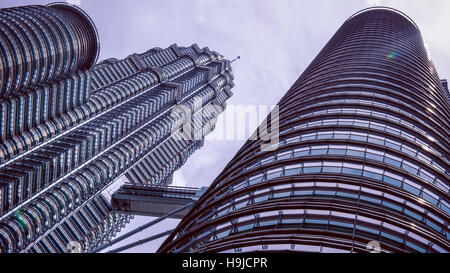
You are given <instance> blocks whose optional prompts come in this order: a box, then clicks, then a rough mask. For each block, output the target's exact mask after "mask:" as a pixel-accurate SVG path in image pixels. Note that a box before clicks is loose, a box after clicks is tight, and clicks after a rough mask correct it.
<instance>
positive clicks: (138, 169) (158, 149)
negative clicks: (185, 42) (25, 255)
mask: <svg viewBox="0 0 450 273" xmlns="http://www.w3.org/2000/svg"><path fill="white" fill-rule="evenodd" d="M0 30H1V31H0V45H1V46H0V57H1V60H0V68H1V71H0V88H1V89H0V252H50V253H53V252H67V251H69V250H70V249H68V247H70V245H71V243H72V242H77V243H79V244H80V245H81V246H82V248H83V250H84V251H90V250H92V249H95V248H96V247H98V246H100V245H103V244H105V243H106V242H108V241H110V240H111V239H112V238H113V237H114V236H115V234H116V233H117V232H118V231H119V230H120V228H121V227H123V226H124V225H125V224H126V223H128V222H129V221H130V218H131V217H132V216H130V215H128V214H124V213H118V212H116V211H114V209H113V206H112V204H111V195H110V194H109V192H110V191H109V190H108V189H109V188H111V187H117V184H119V187H120V183H123V182H121V181H123V180H124V179H119V178H120V177H127V178H128V179H129V180H131V181H132V182H133V183H136V184H152V185H157V186H161V187H164V186H167V185H168V184H169V183H170V182H171V176H172V174H173V172H174V171H175V170H177V169H178V168H180V167H181V166H182V165H183V163H184V162H185V161H186V159H187V158H188V157H189V155H191V154H192V153H193V152H194V151H195V150H196V149H199V148H200V147H201V146H202V145H203V139H204V136H205V135H206V134H208V133H209V132H210V131H211V130H212V129H214V124H215V120H216V117H217V116H218V115H219V114H220V113H221V112H222V111H224V109H225V106H226V100H227V99H228V98H229V97H230V96H231V95H232V93H231V91H230V89H231V88H232V87H233V86H234V84H233V74H232V71H231V66H230V62H229V61H227V60H225V59H224V58H223V56H221V55H220V54H218V53H216V52H214V51H210V50H209V49H208V48H199V47H198V46H197V45H195V44H194V45H192V46H190V47H179V46H177V45H172V46H170V47H169V48H166V49H161V48H153V49H150V50H149V51H147V52H145V53H142V54H132V55H130V56H128V57H127V58H125V59H123V60H118V59H107V60H104V61H102V62H100V63H97V58H98V52H99V39H98V33H97V30H96V27H95V25H94V24H93V23H92V21H91V20H90V18H89V16H87V15H86V14H85V13H84V12H83V11H82V10H81V9H79V8H77V7H75V6H71V5H68V4H63V3H56V4H50V5H47V6H25V7H18V8H8V9H3V10H0ZM443 83H444V82H441V81H440V80H439V77H438V74H437V72H436V70H435V68H434V66H433V64H432V62H431V60H430V58H429V54H428V52H427V50H426V48H425V46H424V41H423V40H422V37H421V34H420V31H419V29H418V28H417V26H416V24H415V23H414V22H413V21H412V20H411V19H410V18H408V17H407V16H406V15H404V14H402V13H400V12H399V11H396V10H393V9H389V8H371V9H368V10H363V11H361V12H359V13H357V14H355V15H353V16H352V17H350V18H349V19H348V20H347V21H346V22H345V23H344V24H343V26H342V27H341V28H340V29H339V30H338V32H337V33H336V34H335V35H334V36H333V37H332V39H331V40H330V41H329V42H328V44H327V45H326V46H325V47H324V49H323V50H322V51H321V52H320V53H319V55H318V56H317V57H316V58H315V59H314V60H313V62H312V63H311V65H310V66H309V67H308V68H307V69H306V70H305V72H304V73H303V74H302V75H301V76H300V78H299V79H298V80H297V81H296V82H295V83H294V85H293V86H292V88H291V89H289V91H288V92H287V93H286V95H285V96H284V97H283V98H282V99H281V101H280V102H279V116H278V117H274V116H273V114H272V115H270V116H269V118H268V120H273V119H276V120H279V123H278V124H277V125H272V128H271V129H275V128H273V126H277V129H278V130H276V131H278V132H279V143H277V145H276V146H277V147H276V149H268V150H267V149H261V144H262V142H263V140H256V141H255V140H251V141H250V140H249V141H247V142H246V143H245V144H244V146H243V147H242V148H241V149H240V150H239V152H238V153H237V154H236V156H235V157H234V158H233V159H232V160H231V161H230V163H229V164H228V165H227V167H226V168H225V169H224V171H223V172H222V173H221V174H219V176H218V177H217V179H216V180H215V181H214V182H213V183H212V184H211V185H210V187H209V189H208V190H207V191H206V192H205V193H203V195H202V196H201V197H200V199H199V200H198V201H197V202H196V204H195V205H194V207H193V208H192V209H191V211H190V212H189V213H188V214H187V215H186V216H185V217H184V218H183V220H182V221H181V223H180V224H179V225H178V227H177V228H176V229H175V231H174V232H173V233H172V234H171V235H170V236H169V238H168V239H167V240H166V241H165V242H164V243H163V245H162V246H161V248H160V250H159V251H160V252H252V251H299V252H368V251H371V250H373V248H374V247H377V248H378V250H379V251H381V252H448V251H449V250H450V243H449V238H450V234H449V231H448V219H449V211H450V209H449V185H450V177H449V169H450V167H449V165H450V164H449V159H450V153H449V150H450V127H449V126H450V125H449V124H450V105H449V100H448V90H446V88H444V87H445V84H443ZM199 102H200V103H199ZM180 105H183V106H184V107H183V109H185V110H184V111H178V112H176V113H177V114H173V112H174V111H172V110H173V109H174V108H175V107H177V106H180ZM186 109H187V110H186ZM195 113H201V115H195ZM192 114H194V115H192ZM186 119H187V120H188V123H191V124H195V125H196V126H194V128H195V129H194V130H193V131H192V130H180V125H181V124H185V123H186ZM272 131H275V130H272Z"/></svg>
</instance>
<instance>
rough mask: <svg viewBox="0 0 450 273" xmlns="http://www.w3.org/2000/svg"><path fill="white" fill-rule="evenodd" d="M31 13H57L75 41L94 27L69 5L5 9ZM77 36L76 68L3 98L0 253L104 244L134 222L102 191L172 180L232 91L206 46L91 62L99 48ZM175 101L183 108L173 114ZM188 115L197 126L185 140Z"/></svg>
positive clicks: (223, 66) (224, 69)
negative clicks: (73, 30)
mask: <svg viewBox="0 0 450 273" xmlns="http://www.w3.org/2000/svg"><path fill="white" fill-rule="evenodd" d="M30 9H32V10H37V11H36V12H35V13H33V16H31V17H30V20H31V19H34V20H38V19H37V18H40V17H45V16H47V13H48V12H49V10H51V11H52V12H56V11H58V12H60V13H61V15H60V16H66V17H67V18H66V19H67V20H68V24H69V25H70V23H73V25H74V26H75V25H76V26H77V32H76V33H77V34H76V33H75V34H74V35H81V36H82V35H83V33H86V31H87V30H89V29H93V28H95V27H94V26H93V25H92V27H91V22H90V21H88V20H84V21H83V20H78V19H76V17H74V16H79V14H83V13H82V12H81V11H79V13H77V14H75V13H74V14H71V11H73V10H74V9H75V8H73V7H72V6H69V5H63V4H61V5H59V4H57V5H56V4H54V5H53V4H52V5H49V6H47V7H32V8H31V7H20V8H17V9H11V10H17V11H23V12H25V11H28V10H30ZM7 10H10V9H7ZM55 10H56V11H55ZM2 26H3V25H2ZM62 31H63V29H62V26H59V27H58V28H55V29H54V30H53V32H55V33H60V32H62ZM81 36H80V39H77V37H78V36H77V37H75V36H73V37H72V38H71V39H70V40H71V41H72V42H76V43H77V44H79V45H80V48H79V49H77V50H78V51H76V50H75V51H74V52H75V53H76V52H78V53H76V54H75V53H73V55H74V56H75V55H77V54H80V56H79V57H78V59H79V61H78V65H75V66H71V67H69V68H68V71H67V74H60V75H59V76H58V77H61V79H58V80H57V81H56V80H55V81H52V82H51V83H49V84H47V85H43V86H39V87H38V88H35V89H32V90H30V91H29V92H27V93H26V94H23V95H22V94H20V95H19V94H18V95H16V96H13V97H11V98H9V97H8V98H3V101H2V104H1V105H2V107H3V108H2V113H6V114H3V115H2V116H1V118H2V119H1V120H0V121H1V124H0V125H1V126H2V128H5V129H3V131H2V132H3V133H2V135H1V136H2V138H1V142H0V252H46V253H48V252H51V253H54V252H67V251H70V250H71V249H70V247H71V246H73V243H74V242H78V243H80V244H81V246H82V250H83V251H88V250H90V249H92V248H94V247H96V246H98V245H100V244H103V243H104V242H107V241H108V240H110V239H111V238H112V237H113V236H114V235H115V233H116V232H117V231H119V230H120V228H121V227H122V226H123V225H125V224H126V223H127V222H129V221H130V218H131V216H129V215H122V214H119V213H115V212H114V211H113V209H112V206H111V196H110V191H109V190H108V189H110V188H111V187H114V186H115V184H117V183H119V184H120V183H123V182H124V178H123V175H124V176H125V177H128V178H129V179H130V180H131V181H130V182H132V183H144V184H154V185H161V186H164V185H166V184H167V183H169V182H170V181H171V179H170V177H171V176H172V174H173V172H174V171H175V170H176V169H178V168H179V167H180V166H181V165H182V164H183V163H184V162H185V161H186V159H187V157H189V156H190V155H191V154H192V153H193V152H194V151H195V150H196V149H198V148H200V147H201V146H202V145H203V139H204V136H205V135H206V134H208V133H209V132H210V130H212V129H213V128H214V122H215V118H216V117H217V115H219V114H220V113H221V112H222V111H223V110H224V109H225V106H226V104H225V100H226V99H228V98H229V97H230V96H231V95H232V93H231V91H230V88H232V87H233V75H232V72H231V66H230V62H229V61H227V60H224V59H223V57H222V56H221V55H219V54H218V53H216V52H214V51H210V50H209V49H208V48H203V49H202V48H199V47H198V46H197V45H192V46H191V47H186V48H184V47H178V46H177V45H172V46H171V47H169V48H166V49H161V48H154V49H152V50H149V51H148V52H145V53H143V54H132V55H130V56H129V57H127V58H125V59H123V60H117V59H108V60H105V61H103V62H100V63H99V64H96V65H94V66H91V65H92V63H90V62H91V61H92V60H89V62H86V61H87V59H86V58H87V57H88V56H91V55H92V56H94V55H95V56H96V54H97V53H96V52H95V50H96V49H95V50H94V48H93V47H88V46H87V45H91V44H90V42H89V41H88V40H86V39H81ZM65 48H67V47H65ZM97 48H98V47H97ZM85 50H87V51H86V53H82V52H84V51H85ZM52 52H57V51H52ZM81 56H83V57H81ZM83 58H84V61H81V60H82V59H83ZM75 59H76V60H77V58H75ZM27 60H28V59H27ZM81 63H84V64H83V65H81ZM11 73H13V72H11ZM14 73H18V72H14ZM65 73H66V72H65ZM14 75H15V74H14ZM64 75H66V76H65V77H64ZM3 90H6V89H2V91H3ZM74 94H76V95H74ZM178 105H183V106H184V107H185V109H186V108H187V109H188V110H186V111H184V112H176V111H175V112H174V111H173V109H174V107H175V106H178ZM19 113H20V114H19ZM188 114H192V115H190V116H189V115H188ZM186 119H188V120H189V122H190V123H192V124H195V125H196V126H194V130H192V131H191V132H190V134H189V135H188V131H184V129H183V130H182V127H181V128H180V125H181V124H182V123H183V121H185V120H186ZM194 136H195V137H194ZM121 177H122V178H121ZM119 178H121V179H119ZM125 180H126V179H125ZM119 186H120V185H119Z"/></svg>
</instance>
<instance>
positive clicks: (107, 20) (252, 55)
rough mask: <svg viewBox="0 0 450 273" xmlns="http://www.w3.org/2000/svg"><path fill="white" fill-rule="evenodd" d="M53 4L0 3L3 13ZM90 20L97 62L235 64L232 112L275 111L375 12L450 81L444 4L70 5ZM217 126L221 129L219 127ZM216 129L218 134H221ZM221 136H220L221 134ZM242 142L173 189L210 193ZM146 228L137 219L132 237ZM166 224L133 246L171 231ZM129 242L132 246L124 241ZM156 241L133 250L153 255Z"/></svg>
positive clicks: (208, 147)
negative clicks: (393, 16) (179, 56)
mask: <svg viewBox="0 0 450 273" xmlns="http://www.w3.org/2000/svg"><path fill="white" fill-rule="evenodd" d="M49 2H51V1H37V0H36V1H32V0H30V1H24V0H14V1H11V0H2V1H0V8H5V7H11V6H20V5H29V4H47V3H49ZM72 2H79V3H80V4H81V5H80V7H81V8H82V9H84V10H85V11H86V12H87V13H88V14H89V15H90V16H91V18H92V19H93V21H94V23H95V24H96V26H97V28H98V31H99V34H100V44H101V45H100V48H101V49H100V58H99V60H103V59H105V58H109V57H115V58H124V57H126V56H127V55H129V54H131V53H135V52H136V53H142V52H144V51H147V50H148V49H150V48H153V47H161V48H166V47H168V46H170V45H171V44H173V43H177V44H178V45H180V46H189V45H191V44H193V43H197V44H198V45H199V46H200V47H204V46H207V47H209V48H210V49H211V50H215V51H217V52H219V53H220V54H222V55H224V56H225V58H227V59H230V60H231V59H234V58H235V57H236V56H238V55H239V56H241V59H240V60H239V61H236V62H234V63H233V65H232V68H233V74H234V76H235V81H234V82H235V84H236V86H235V87H234V88H233V89H232V91H233V93H234V96H233V97H231V99H229V100H228V104H229V105H249V104H252V105H273V104H276V103H277V102H278V100H279V99H280V98H281V97H282V95H283V94H284V93H285V92H286V91H287V89H289V87H290V86H291V85H292V84H293V83H294V82H295V80H296V79H297V78H298V77H299V75H300V74H301V73H302V72H303V71H304V70H305V68H306V67H307V66H308V65H309V63H310V62H311V61H312V60H313V58H314V57H315V56H316V55H317V54H318V53H319V51H320V49H322V47H323V46H324V45H325V44H326V42H327V41H328V40H329V39H330V38H331V37H332V35H333V34H334V33H335V32H336V31H337V29H338V28H339V27H340V26H341V25H342V23H343V22H344V21H345V20H346V19H347V18H348V17H350V16H351V15H352V14H353V13H355V12H357V11H359V10H361V9H364V8H367V7H369V6H372V5H383V6H389V7H393V8H396V9H399V10H400V11H403V12H404V13H406V14H407V15H408V16H410V17H411V18H412V19H413V20H414V21H415V22H416V23H417V25H418V26H419V28H420V29H421V32H422V35H423V37H424V39H425V41H426V43H427V44H428V48H429V50H430V52H431V56H432V59H433V62H434V64H435V66H436V68H437V71H438V73H439V76H440V77H441V78H447V77H448V78H450V23H448V17H449V16H450V1H448V0H270V1H266V0H189V1H187V0H164V1H162V0H72ZM217 126H221V125H220V124H218V125H217ZM218 128H219V127H218ZM219 129H220V128H219ZM243 142H244V140H235V141H230V140H228V141H218V140H211V141H206V142H205V146H204V147H203V148H202V149H201V150H199V151H197V152H196V153H195V154H194V155H192V156H191V157H190V158H189V159H188V161H187V163H186V164H185V165H184V166H183V167H182V168H181V169H180V170H178V171H177V172H176V173H175V178H174V184H175V185H186V186H195V187H199V186H203V185H209V184H210V183H211V182H212V181H213V180H214V178H215V177H216V176H217V175H218V174H219V173H220V172H221V171H222V169H223V167H224V166H225V165H226V164H227V162H228V161H229V160H230V159H231V158H232V157H233V156H234V154H235V153H236V152H237V150H238V149H239V148H240V146H241V145H242V144H243ZM149 220H151V218H148V217H136V219H135V220H134V221H133V222H132V223H131V224H130V225H128V227H127V228H126V230H130V229H132V228H134V227H137V226H138V225H142V224H144V223H145V222H147V221H149ZM176 223H178V221H177V220H166V221H165V222H163V223H161V224H159V225H157V226H155V227H153V228H150V229H149V230H147V231H144V232H142V233H141V234H139V235H136V236H135V237H132V239H135V238H143V237H146V236H150V235H152V234H156V233H159V232H162V231H164V230H166V229H169V228H174V227H175V225H176ZM128 242H129V241H128ZM159 243H161V240H158V241H155V242H153V243H149V244H146V245H143V246H139V247H136V248H133V249H131V251H133V252H154V251H155V250H156V249H157V247H158V244H159ZM120 245H121V244H118V245H117V246H120Z"/></svg>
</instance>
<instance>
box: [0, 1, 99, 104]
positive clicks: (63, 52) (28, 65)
mask: <svg viewBox="0 0 450 273" xmlns="http://www.w3.org/2000/svg"><path fill="white" fill-rule="evenodd" d="M0 44H1V47H0V71H1V72H0V90H1V93H0V98H2V97H11V96H16V95H18V94H20V93H23V92H26V91H27V90H29V89H35V88H38V87H41V86H44V85H46V84H49V83H54V82H55V81H58V80H62V79H65V78H67V77H68V76H69V75H71V74H72V73H74V72H75V71H77V70H82V69H87V68H89V67H90V66H92V65H93V64H94V63H95V62H96V60H97V57H98V54H99V37H98V33H97V29H96V27H95V25H94V24H93V23H92V21H91V19H90V18H89V16H88V15H87V14H86V13H84V11H82V10H81V9H79V8H78V7H76V6H72V5H69V4H66V3H53V4H49V5H47V6H24V7H17V8H8V9H2V10H0Z"/></svg>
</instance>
